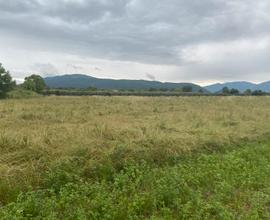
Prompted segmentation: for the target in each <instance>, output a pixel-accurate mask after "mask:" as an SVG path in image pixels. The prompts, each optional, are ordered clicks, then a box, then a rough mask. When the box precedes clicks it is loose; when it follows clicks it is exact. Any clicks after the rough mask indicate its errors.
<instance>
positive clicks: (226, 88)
mask: <svg viewBox="0 0 270 220" xmlns="http://www.w3.org/2000/svg"><path fill="white" fill-rule="evenodd" d="M222 93H223V94H230V89H229V88H228V87H227V86H226V87H223V89H222Z"/></svg>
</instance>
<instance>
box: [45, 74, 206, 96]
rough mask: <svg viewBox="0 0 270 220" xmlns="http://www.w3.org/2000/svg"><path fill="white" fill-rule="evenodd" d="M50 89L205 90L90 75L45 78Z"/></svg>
mask: <svg viewBox="0 0 270 220" xmlns="http://www.w3.org/2000/svg"><path fill="white" fill-rule="evenodd" d="M44 80H45V83H46V85H47V86H48V87H50V88H89V87H94V88H98V89H116V90H117V89H182V88H183V87H186V86H190V87H192V91H193V92H198V91H200V90H204V89H203V88H202V87H201V86H198V85H196V84H193V83H170V82H165V83H163V82H159V81H147V80H126V79H120V80H116V79H99V78H95V77H92V76H88V75H82V74H72V75H62V76H53V77H46V78H44Z"/></svg>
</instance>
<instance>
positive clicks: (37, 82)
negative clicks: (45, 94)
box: [23, 74, 46, 93]
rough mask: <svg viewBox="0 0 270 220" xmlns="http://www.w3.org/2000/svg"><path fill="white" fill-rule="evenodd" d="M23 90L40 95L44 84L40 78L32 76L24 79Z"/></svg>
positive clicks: (44, 86)
mask: <svg viewBox="0 0 270 220" xmlns="http://www.w3.org/2000/svg"><path fill="white" fill-rule="evenodd" d="M23 88H25V89H27V90H31V91H34V92H37V93H41V92H42V91H43V90H44V89H45V88H46V84H45V82H44V79H43V78H42V77H41V76H39V75H35V74H33V75H31V76H28V77H25V79H24V83H23Z"/></svg>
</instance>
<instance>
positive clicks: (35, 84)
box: [0, 63, 268, 98]
mask: <svg viewBox="0 0 270 220" xmlns="http://www.w3.org/2000/svg"><path fill="white" fill-rule="evenodd" d="M16 87H17V88H22V89H25V90H30V91H33V92H36V93H38V94H43V95H134V94H135V95H147V96H150V95H155V96H156V95H160V96H161V95H164V94H166V95H175V96H176V95H179V94H180V93H184V94H190V95H196V94H200V95H202V94H205V95H247V96H251V95H253V96H262V95H268V94H267V93H265V92H263V91H261V90H255V91H252V90H250V89H247V90H246V91H245V92H244V93H241V92H240V91H239V90H237V89H229V88H228V87H224V88H223V89H222V91H220V92H219V93H217V94H211V93H204V91H203V90H201V91H199V92H197V93H193V91H192V90H193V89H192V87H191V86H184V87H183V88H181V89H163V88H160V89H156V88H150V89H148V90H147V91H138V90H120V91H116V92H114V91H105V90H98V89H97V88H93V87H91V88H88V89H75V90H74V89H71V88H70V89H56V90H55V89H53V90H50V89H49V88H47V87H46V84H45V81H44V79H43V78H42V77H41V76H39V75H36V74H32V75H30V76H28V77H25V79H24V83H23V84H21V85H16V82H15V80H13V79H12V77H11V75H10V72H9V71H7V70H6V69H5V68H4V67H3V65H2V64H1V63H0V98H6V97H7V94H8V93H9V92H10V91H12V90H13V89H15V88H16Z"/></svg>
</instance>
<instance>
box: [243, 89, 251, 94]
mask: <svg viewBox="0 0 270 220" xmlns="http://www.w3.org/2000/svg"><path fill="white" fill-rule="evenodd" d="M244 94H245V95H251V94H252V91H251V89H247V90H246V91H245V92H244Z"/></svg>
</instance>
